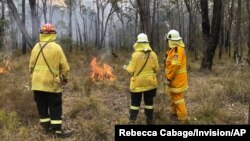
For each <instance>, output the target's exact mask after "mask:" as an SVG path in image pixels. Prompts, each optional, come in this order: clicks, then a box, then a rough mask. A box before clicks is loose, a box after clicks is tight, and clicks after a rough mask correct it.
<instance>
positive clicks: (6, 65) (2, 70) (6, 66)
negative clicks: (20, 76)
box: [0, 60, 10, 74]
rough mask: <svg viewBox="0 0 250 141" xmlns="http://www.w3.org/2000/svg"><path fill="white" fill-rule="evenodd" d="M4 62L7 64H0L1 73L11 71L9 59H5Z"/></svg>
mask: <svg viewBox="0 0 250 141" xmlns="http://www.w3.org/2000/svg"><path fill="white" fill-rule="evenodd" d="M4 64H5V65H2V66H0V74H4V73H7V72H8V71H10V67H9V61H8V60H7V61H6V60H4Z"/></svg>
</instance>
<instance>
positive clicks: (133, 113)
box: [128, 109, 139, 125]
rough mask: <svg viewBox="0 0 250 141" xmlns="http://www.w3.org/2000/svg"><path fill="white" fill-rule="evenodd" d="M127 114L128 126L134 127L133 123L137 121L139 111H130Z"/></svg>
mask: <svg viewBox="0 0 250 141" xmlns="http://www.w3.org/2000/svg"><path fill="white" fill-rule="evenodd" d="M129 113H130V115H129V123H128V124H130V125H135V121H136V119H137V115H138V113H139V110H132V109H130V111H129Z"/></svg>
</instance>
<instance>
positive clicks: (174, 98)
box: [170, 93, 187, 121]
mask: <svg viewBox="0 0 250 141" xmlns="http://www.w3.org/2000/svg"><path fill="white" fill-rule="evenodd" d="M183 94H184V93H170V101H171V104H170V106H171V113H172V114H174V115H177V118H178V120H179V121H185V120H187V109H186V105H185V101H184V96H183Z"/></svg>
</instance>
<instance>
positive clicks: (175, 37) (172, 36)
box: [166, 29, 182, 41]
mask: <svg viewBox="0 0 250 141" xmlns="http://www.w3.org/2000/svg"><path fill="white" fill-rule="evenodd" d="M166 38H167V39H168V40H173V41H178V40H181V39H182V38H181V36H180V33H179V32H178V31H176V30H174V29H172V30H170V31H169V32H168V34H167V37H166Z"/></svg>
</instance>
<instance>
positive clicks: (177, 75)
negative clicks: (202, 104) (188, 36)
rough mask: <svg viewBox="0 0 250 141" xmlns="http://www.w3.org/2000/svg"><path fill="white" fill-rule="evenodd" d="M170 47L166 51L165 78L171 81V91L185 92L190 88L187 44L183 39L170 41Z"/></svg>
mask: <svg viewBox="0 0 250 141" xmlns="http://www.w3.org/2000/svg"><path fill="white" fill-rule="evenodd" d="M169 47H170V49H169V50H168V51H167V52H166V56H167V57H166V60H165V78H166V79H168V80H169V81H171V83H170V85H169V90H170V92H172V93H183V92H185V91H186V90H187V89H188V80H187V65H186V62H187V59H186V54H185V45H184V44H183V42H182V41H181V40H180V41H169Z"/></svg>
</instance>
